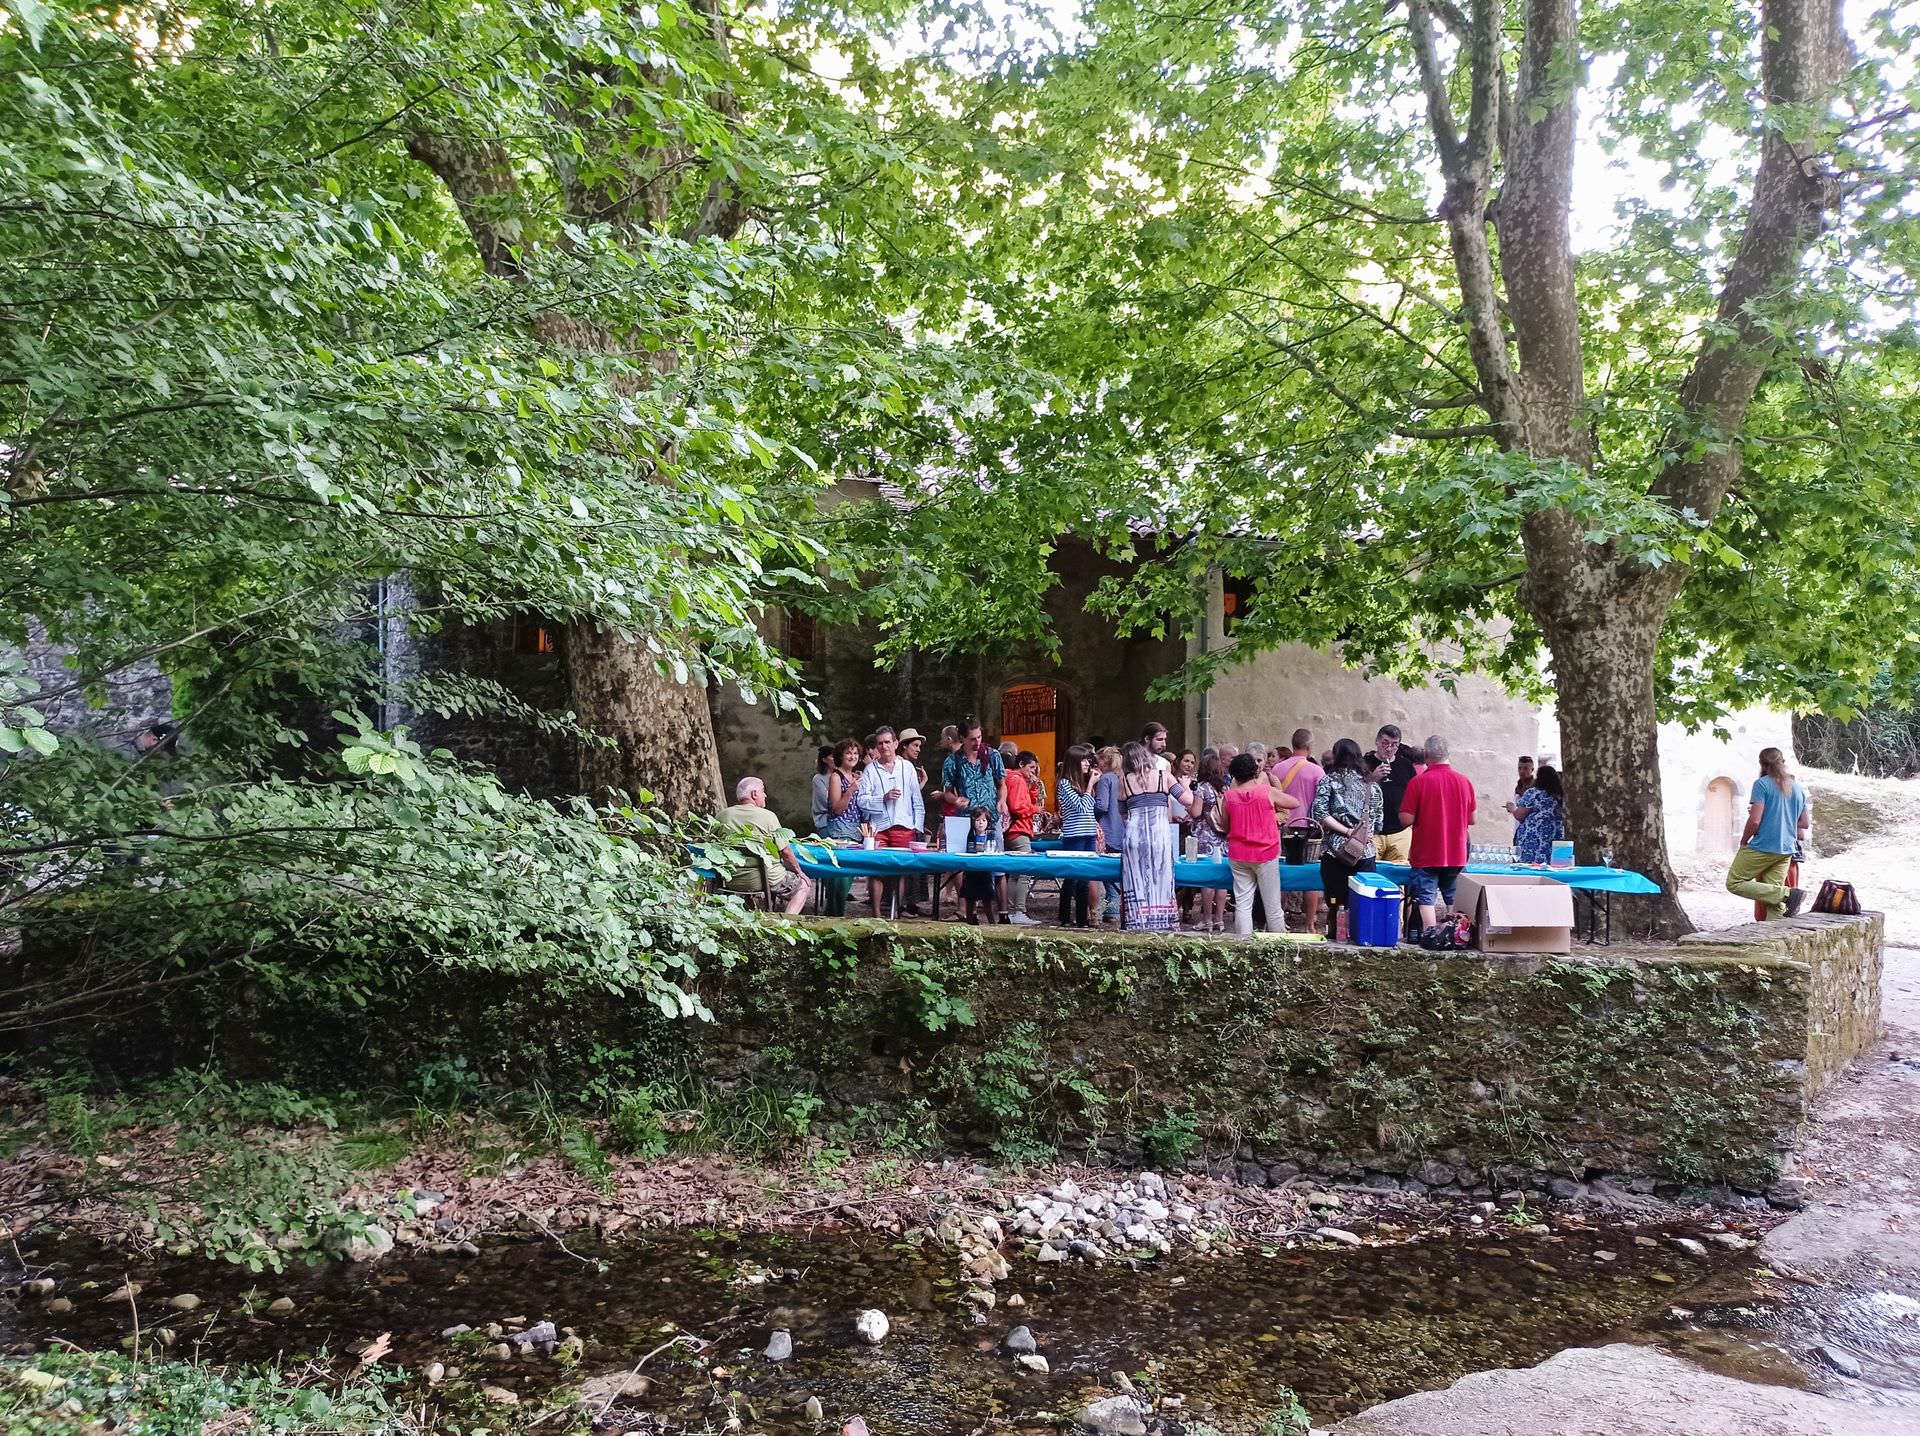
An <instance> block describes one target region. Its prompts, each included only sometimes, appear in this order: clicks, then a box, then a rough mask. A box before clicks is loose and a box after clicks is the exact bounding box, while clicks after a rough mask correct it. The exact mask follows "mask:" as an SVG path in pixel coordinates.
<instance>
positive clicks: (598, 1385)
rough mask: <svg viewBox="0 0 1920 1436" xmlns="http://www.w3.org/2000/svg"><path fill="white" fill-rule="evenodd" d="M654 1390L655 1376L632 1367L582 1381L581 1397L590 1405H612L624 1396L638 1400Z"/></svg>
mask: <svg viewBox="0 0 1920 1436" xmlns="http://www.w3.org/2000/svg"><path fill="white" fill-rule="evenodd" d="M651 1390H653V1378H652V1377H651V1376H648V1375H647V1374H646V1373H645V1372H644V1371H634V1370H632V1369H631V1368H628V1369H624V1370H620V1371H608V1372H603V1373H602V1374H601V1375H599V1376H591V1377H588V1378H587V1379H586V1380H585V1381H583V1382H581V1383H580V1399H581V1401H583V1402H584V1403H586V1404H587V1405H589V1406H595V1407H598V1406H611V1405H613V1403H614V1402H616V1401H618V1400H620V1399H621V1398H622V1397H628V1396H631V1397H633V1398H635V1399H636V1400H637V1399H639V1398H640V1397H642V1396H645V1395H646V1394H647V1393H648V1392H649V1391H651Z"/></svg>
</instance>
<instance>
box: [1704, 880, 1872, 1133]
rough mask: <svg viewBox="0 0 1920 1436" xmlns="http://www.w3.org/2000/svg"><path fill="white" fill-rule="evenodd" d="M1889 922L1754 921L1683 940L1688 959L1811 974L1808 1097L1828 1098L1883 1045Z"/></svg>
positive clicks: (1814, 916)
mask: <svg viewBox="0 0 1920 1436" xmlns="http://www.w3.org/2000/svg"><path fill="white" fill-rule="evenodd" d="M1885 938H1886V918H1885V917H1884V916H1883V915H1882V914H1880V913H1877V912H1869V913H1862V914H1861V915H1860V916H1859V917H1829V916H1826V915H1824V914H1821V913H1807V914H1804V915H1802V916H1800V917H1792V918H1783V919H1781V920H1779V921H1777V922H1751V923H1747V924H1746V925H1744V926H1742V927H1732V928H1722V929H1721V930H1719V931H1718V932H1696V933H1690V934H1688V935H1687V936H1686V937H1683V938H1681V939H1680V950H1681V951H1682V952H1686V953H1688V954H1700V953H1713V954H1715V955H1717V956H1720V957H1723V958H1726V959H1730V960H1733V961H1742V960H1746V959H1750V958H1751V959H1756V960H1758V959H1766V960H1769V961H1773V960H1782V959H1784V960H1785V961H1788V962H1792V963H1794V964H1796V965H1798V966H1801V967H1804V968H1805V969H1806V971H1807V973H1808V980H1807V1019H1806V1020H1807V1059H1806V1060H1807V1088H1808V1096H1809V1097H1810V1098H1811V1097H1814V1096H1817V1095H1819V1093H1820V1092H1822V1091H1824V1090H1825V1088H1826V1086H1827V1084H1828V1083H1830V1082H1832V1081H1833V1079H1834V1078H1835V1077H1837V1076H1839V1075H1840V1073H1841V1071H1842V1070H1844V1069H1845V1067H1846V1065H1847V1064H1848V1063H1849V1062H1851V1061H1852V1060H1853V1059H1854V1058H1856V1057H1858V1056H1859V1055H1860V1054H1861V1053H1863V1052H1865V1051H1866V1050H1867V1049H1868V1048H1870V1047H1872V1046H1873V1045H1874V1043H1875V1042H1877V1041H1879V1040H1880V968H1881V948H1882V945H1883V944H1884V942H1885Z"/></svg>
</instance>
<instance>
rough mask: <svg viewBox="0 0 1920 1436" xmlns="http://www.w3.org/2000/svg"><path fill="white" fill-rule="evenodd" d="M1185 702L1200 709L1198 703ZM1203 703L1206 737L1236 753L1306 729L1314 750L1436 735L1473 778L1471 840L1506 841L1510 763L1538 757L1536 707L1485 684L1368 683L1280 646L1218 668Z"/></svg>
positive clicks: (1293, 646)
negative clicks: (1390, 728) (1345, 741)
mask: <svg viewBox="0 0 1920 1436" xmlns="http://www.w3.org/2000/svg"><path fill="white" fill-rule="evenodd" d="M1189 706H1190V707H1191V709H1192V710H1193V712H1194V713H1195V714H1196V715H1198V714H1199V713H1200V711H1201V704H1200V703H1199V700H1197V699H1196V700H1193V702H1192V703H1191V704H1190V705H1189ZM1204 706H1205V715H1206V724H1205V727H1206V731H1207V735H1208V737H1207V741H1209V742H1213V743H1223V742H1233V743H1238V744H1240V745H1241V746H1242V747H1244V746H1245V745H1246V743H1247V742H1248V741H1249V740H1250V739H1258V740H1260V741H1261V742H1264V743H1268V744H1279V745H1285V744H1286V743H1288V742H1290V741H1291V739H1292V735H1293V730H1294V729H1295V728H1309V729H1311V730H1312V731H1313V741H1314V751H1315V752H1316V753H1323V752H1325V751H1326V750H1327V749H1329V748H1331V747H1332V746H1333V744H1334V740H1335V739H1339V738H1351V739H1353V740H1354V741H1355V742H1356V743H1358V744H1359V745H1360V747H1361V748H1362V749H1363V750H1364V749H1367V748H1371V747H1372V746H1373V739H1374V734H1375V733H1377V732H1378V731H1379V729H1380V725H1381V724H1383V723H1393V724H1395V725H1397V726H1398V727H1399V729H1400V732H1401V736H1402V737H1403V738H1404V739H1405V740H1406V741H1407V742H1409V743H1420V742H1424V741H1425V740H1426V739H1427V737H1428V736H1430V735H1432V734H1438V735H1440V736H1441V737H1443V738H1445V739H1447V741H1448V743H1449V745H1450V746H1451V748H1452V750H1453V756H1452V759H1451V761H1452V763H1453V766H1454V767H1456V768H1458V769H1459V770H1460V771H1461V772H1462V773H1464V774H1466V775H1467V777H1468V778H1470V779H1472V780H1473V790H1474V797H1475V799H1476V811H1475V814H1474V823H1473V831H1472V838H1473V841H1475V842H1478V843H1502V844H1504V843H1511V842H1512V841H1513V818H1512V817H1511V816H1510V815H1509V814H1508V813H1507V811H1506V808H1505V806H1504V805H1505V804H1506V803H1507V802H1509V801H1510V800H1511V799H1512V798H1513V783H1514V777H1515V764H1516V760H1517V759H1518V758H1519V756H1520V755H1521V754H1523V753H1525V754H1532V753H1534V752H1535V746H1534V745H1535V741H1536V739H1537V738H1538V736H1539V722H1538V716H1537V710H1536V709H1535V708H1534V707H1533V705H1531V704H1530V703H1527V702H1525V701H1524V700H1522V699H1519V698H1515V697H1513V696H1512V695H1511V694H1509V693H1507V692H1506V691H1505V690H1504V689H1502V688H1501V687H1500V686H1499V685H1498V684H1497V683H1494V682H1492V681H1491V680H1489V679H1486V678H1476V677H1472V676H1463V677H1459V678H1456V679H1455V680H1454V685H1453V689H1452V691H1451V692H1449V691H1448V690H1447V689H1444V688H1440V687H1438V686H1429V687H1422V688H1403V687H1401V686H1400V685H1399V684H1398V683H1395V682H1394V681H1392V680H1391V679H1386V678H1368V677H1367V676H1366V675H1365V674H1363V673H1360V672H1357V671H1355V670H1354V669H1351V668H1348V667H1346V666H1345V665H1344V664H1342V663H1341V662H1340V660H1339V658H1338V657H1336V656H1335V655H1334V654H1332V653H1329V652H1326V651H1325V650H1323V649H1318V648H1309V647H1307V646H1306V645H1305V644H1300V643H1286V644H1282V645H1281V646H1280V647H1279V648H1277V649H1275V650H1274V651H1273V652H1271V653H1263V654H1261V655H1260V656H1259V657H1257V658H1253V659H1250V660H1249V661H1247V662H1246V663H1242V664H1237V665H1235V666H1234V667H1232V668H1229V669H1227V670H1226V671H1225V672H1223V673H1222V674H1221V675H1220V680H1219V682H1217V683H1216V684H1214V687H1213V692H1212V693H1211V694H1210V695H1209V696H1208V699H1207V702H1206V704H1205V705H1204ZM1198 726H1199V724H1198V720H1197V716H1196V720H1195V723H1194V724H1193V727H1194V728H1196V729H1197V728H1198Z"/></svg>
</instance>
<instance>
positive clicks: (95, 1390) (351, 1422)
mask: <svg viewBox="0 0 1920 1436" xmlns="http://www.w3.org/2000/svg"><path fill="white" fill-rule="evenodd" d="M536 1422H537V1423H538V1429H539V1430H540V1431H541V1432H542V1433H543V1436H553V1433H559V1436H564V1433H567V1432H570V1431H575V1430H578V1429H581V1428H582V1427H583V1426H584V1424H585V1423H584V1420H583V1419H581V1418H579V1417H578V1415H577V1413H572V1412H568V1411H560V1412H557V1413H551V1414H549V1413H543V1412H541V1411H540V1410H539V1409H538V1408H534V1407H530V1408H527V1409H526V1410H524V1411H521V1410H503V1409H502V1408H500V1407H497V1406H489V1405H487V1404H486V1403H485V1401H484V1400H483V1398H482V1397H481V1396H480V1394H479V1393H478V1392H475V1391H472V1390H471V1389H469V1388H466V1387H462V1386H453V1387H443V1388H438V1389H436V1390H435V1391H434V1392H433V1393H432V1397H431V1401H430V1402H429V1401H428V1400H427V1399H425V1398H423V1397H422V1396H421V1395H420V1393H419V1392H418V1391H417V1390H412V1389H409V1388H407V1387H406V1385H405V1375H404V1373H401V1372H398V1371H391V1370H385V1369H382V1368H380V1367H377V1366H375V1367H370V1368H367V1369H365V1370H363V1371H357V1372H355V1373H354V1374H353V1375H351V1376H346V1377H344V1378H342V1377H336V1376H335V1375H334V1374H333V1372H332V1370H331V1368H330V1364H329V1363H328V1362H327V1361H326V1360H325V1359H324V1358H320V1359H316V1360H314V1361H310V1362H308V1363H306V1364H304V1365H298V1366H288V1367H223V1366H215V1365H211V1364H208V1363H204V1362H195V1361H159V1362H155V1361H152V1360H148V1359H144V1358H140V1359H136V1358H133V1357H129V1356H123V1355H120V1354H117V1353H115V1354H108V1353H104V1352H99V1353H86V1352H69V1351H48V1352H43V1353H41V1354H40V1355H38V1356H35V1357H31V1358H20V1357H9V1358H5V1359H0V1430H4V1431H6V1432H7V1433H8V1436H99V1433H101V1432H103V1431H113V1432H115V1433H117V1436H187V1434H188V1433H193V1436H241V1433H246V1436H263V1433H276V1432H287V1433H292V1432H300V1433H316V1436H317V1433H321V1432H326V1433H329V1436H427V1433H429V1432H432V1433H445V1436H516V1433H519V1432H522V1431H529V1430H532V1429H534V1426H535V1423H536Z"/></svg>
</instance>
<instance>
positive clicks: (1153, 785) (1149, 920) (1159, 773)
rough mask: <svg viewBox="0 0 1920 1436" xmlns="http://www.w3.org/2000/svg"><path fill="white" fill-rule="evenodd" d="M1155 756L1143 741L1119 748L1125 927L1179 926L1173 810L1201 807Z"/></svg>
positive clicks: (1168, 928)
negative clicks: (1175, 879)
mask: <svg viewBox="0 0 1920 1436" xmlns="http://www.w3.org/2000/svg"><path fill="white" fill-rule="evenodd" d="M1154 757H1155V755H1154V753H1153V751H1152V750H1151V749H1150V748H1148V747H1147V746H1146V744H1144V743H1129V744H1127V746H1126V747H1125V748H1122V749H1121V750H1120V783H1119V788H1120V806H1121V809H1122V811H1123V812H1124V813H1125V815H1126V824H1127V831H1126V838H1125V840H1124V842H1123V843H1122V846H1121V848H1120V922H1121V925H1122V926H1123V927H1125V928H1126V929H1127V930H1128V931H1129V932H1176V931H1178V930H1179V927H1180V904H1179V902H1178V901H1177V900H1176V898H1175V896H1174V887H1173V818H1172V809H1173V808H1174V807H1175V806H1178V807H1180V808H1181V809H1183V810H1184V811H1185V812H1186V813H1187V815H1188V816H1189V817H1191V816H1193V815H1194V814H1195V813H1198V812H1199V811H1200V799H1199V797H1198V796H1197V795H1196V794H1195V793H1194V792H1193V790H1192V789H1190V788H1189V787H1188V786H1187V785H1186V783H1185V782H1183V781H1182V780H1181V779H1179V778H1177V777H1175V776H1174V775H1173V773H1172V772H1171V771H1169V769H1168V768H1162V767H1160V766H1159V765H1158V764H1157V763H1155V762H1154ZM1276 841H1277V840H1276Z"/></svg>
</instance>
